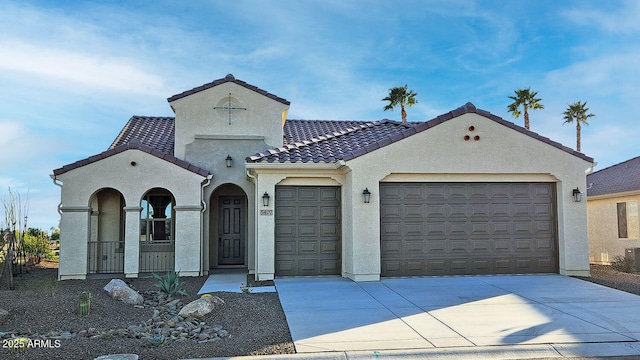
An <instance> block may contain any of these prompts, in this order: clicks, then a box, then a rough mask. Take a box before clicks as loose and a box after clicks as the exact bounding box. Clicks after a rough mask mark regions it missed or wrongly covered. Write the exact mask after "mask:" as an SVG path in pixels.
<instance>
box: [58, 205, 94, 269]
mask: <svg viewBox="0 0 640 360" xmlns="http://www.w3.org/2000/svg"><path fill="white" fill-rule="evenodd" d="M60 211H61V212H62V216H61V218H60V229H61V231H60V269H59V270H58V279H59V280H69V279H86V277H87V270H88V267H87V256H88V247H87V246H88V241H89V220H90V214H91V207H90V206H62V207H61V208H60Z"/></svg>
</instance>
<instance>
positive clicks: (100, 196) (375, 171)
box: [52, 75, 593, 281]
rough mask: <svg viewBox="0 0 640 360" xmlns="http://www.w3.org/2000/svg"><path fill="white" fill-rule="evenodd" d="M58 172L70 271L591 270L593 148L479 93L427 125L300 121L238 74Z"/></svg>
mask: <svg viewBox="0 0 640 360" xmlns="http://www.w3.org/2000/svg"><path fill="white" fill-rule="evenodd" d="M168 102H169V104H170V106H171V108H172V109H173V111H174V113H175V118H173V117H143V116H134V117H132V118H131V119H130V120H129V122H128V123H127V124H126V125H125V126H124V128H123V129H122V131H121V132H120V134H119V135H118V136H117V138H116V139H115V141H114V142H113V144H112V145H111V146H110V147H109V149H108V150H107V151H105V152H102V153H100V154H97V155H94V156H91V157H89V158H87V159H84V160H80V161H78V162H75V163H73V164H69V165H66V166H63V167H61V168H59V169H56V170H54V171H53V175H52V177H53V179H54V183H55V184H57V185H59V186H60V187H61V204H60V206H59V211H60V214H61V229H60V230H61V234H60V236H61V240H60V242H61V248H60V268H59V277H60V279H78V278H80V279H82V278H85V277H86V276H87V275H90V274H95V273H119V274H122V275H124V276H126V277H137V276H139V274H141V273H148V272H158V271H164V270H167V269H175V270H179V271H180V273H181V275H186V276H198V275H205V274H207V273H208V272H209V271H210V270H211V269H216V268H222V267H227V266H241V267H246V268H247V269H248V271H249V273H250V274H255V277H256V279H257V280H269V279H273V278H274V277H276V276H302V275H304V276H309V275H338V276H343V277H347V278H350V279H352V280H355V281H375V280H378V279H380V277H381V276H382V277H393V276H416V275H418V276H419V275H457V274H513V273H517V274H520V273H560V274H565V275H589V256H588V254H589V253H588V251H589V249H588V242H587V227H586V222H587V207H586V202H585V201H582V202H577V201H575V200H574V198H575V197H574V189H577V188H579V189H584V188H585V170H586V169H587V168H589V167H590V166H591V165H592V163H593V159H591V158H590V157H587V156H585V155H583V154H581V153H578V152H576V151H573V150H571V149H570V148H568V147H565V146H563V145H561V144H559V143H557V142H554V141H551V140H549V139H548V138H545V137H543V136H540V135H538V134H536V133H534V132H531V131H528V130H525V129H524V128H522V127H520V126H518V125H515V124H513V123H512V122H509V121H506V120H503V119H501V118H499V117H497V116H495V115H493V114H491V113H489V112H487V111H483V110H480V109H477V108H476V107H475V106H474V105H473V104H471V103H467V104H465V105H464V106H462V107H460V108H458V109H455V110H453V111H451V112H449V113H446V114H443V115H441V116H438V117H436V118H435V119H432V120H429V121H426V122H414V123H401V122H396V121H391V120H381V121H308V120H290V119H287V111H288V109H289V101H287V100H285V99H283V98H280V97H278V96H276V95H274V94H271V93H269V92H267V91H264V90H262V89H260V88H258V87H255V86H253V85H250V84H247V83H246V82H244V81H241V80H238V79H236V78H235V77H234V76H233V75H227V76H226V77H224V78H222V79H219V80H215V81H213V82H211V83H208V84H205V85H202V86H199V87H196V88H194V89H191V90H188V91H185V92H183V93H180V94H177V95H174V96H171V97H170V98H168Z"/></svg>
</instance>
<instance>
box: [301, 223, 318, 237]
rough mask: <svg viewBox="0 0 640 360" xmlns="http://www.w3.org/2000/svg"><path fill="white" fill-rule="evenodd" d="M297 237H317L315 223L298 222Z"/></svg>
mask: <svg viewBox="0 0 640 360" xmlns="http://www.w3.org/2000/svg"><path fill="white" fill-rule="evenodd" d="M297 233H298V237H301V238H304V237H317V236H318V227H317V226H316V225H315V224H298V231H297Z"/></svg>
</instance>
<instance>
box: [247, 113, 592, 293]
mask: <svg viewBox="0 0 640 360" xmlns="http://www.w3.org/2000/svg"><path fill="white" fill-rule="evenodd" d="M470 126H474V128H475V129H474V131H473V132H471V131H469V127H470ZM465 135H470V136H471V139H470V140H469V141H465V140H464V139H463V138H464V136H465ZM476 135H477V136H480V140H479V141H474V140H473V137H474V136H476ZM289 165H290V166H289V167H287V166H284V165H279V164H274V165H270V164H262V163H258V164H249V165H248V166H249V167H253V171H254V172H255V174H256V176H257V184H258V190H257V194H262V193H263V192H264V191H267V192H268V193H270V194H272V193H273V191H274V189H275V185H276V184H278V183H279V182H280V181H282V179H283V178H286V177H287V175H286V174H291V173H292V172H293V171H294V169H296V168H300V169H303V168H308V169H311V168H312V167H313V166H314V165H313V164H295V163H294V164H289ZM315 166H317V167H322V166H324V167H325V170H324V171H323V172H320V173H322V174H323V175H324V176H325V177H327V178H328V177H333V178H340V181H338V183H340V184H342V199H343V207H342V222H343V239H342V241H343V243H342V249H343V268H342V269H343V276H346V277H349V278H351V279H354V280H356V281H369V280H377V279H379V276H380V205H379V204H380V203H379V198H378V192H379V190H378V189H379V183H380V182H389V181H392V182H405V181H415V182H449V181H460V182H483V181H484V182H499V181H506V182H512V181H520V182H555V183H556V184H557V188H556V191H557V194H556V195H557V208H556V211H557V214H558V216H557V218H558V242H559V257H560V258H559V265H560V273H561V274H564V275H588V274H589V255H588V254H589V250H588V243H587V228H586V224H587V209H586V201H582V202H579V203H576V202H575V201H574V199H573V196H572V190H573V189H574V188H576V187H579V188H580V189H581V190H582V191H583V192H584V191H585V190H584V189H585V170H586V169H587V168H588V167H589V166H590V163H589V162H587V161H585V160H582V159H580V158H578V157H575V156H573V155H570V154H568V153H566V152H564V151H562V150H560V149H557V148H555V147H552V146H550V145H548V144H545V143H543V142H541V141H538V140H535V139H533V138H531V137H529V136H526V135H523V134H521V133H519V132H517V131H514V130H512V129H509V128H507V127H505V126H502V125H500V124H498V123H496V122H494V121H492V120H490V119H487V118H484V117H482V116H479V115H477V114H465V115H462V116H460V117H458V118H455V119H452V120H449V121H446V122H444V123H442V124H439V125H437V126H435V127H433V128H431V129H428V130H426V131H424V132H421V133H419V134H416V135H413V136H410V137H408V138H405V139H403V140H401V141H399V142H395V143H393V144H390V145H388V146H386V147H383V148H381V149H378V150H375V151H373V152H371V153H368V154H365V155H363V156H360V157H358V158H356V159H353V160H351V161H348V162H346V164H345V166H344V167H343V168H341V169H335V166H334V169H333V170H332V169H330V168H329V166H327V165H322V164H316V165H315ZM278 167H279V169H278ZM308 171H311V170H308ZM289 176H291V175H289ZM299 181H300V184H309V185H312V181H306V180H304V179H303V178H301V179H300V180H299ZM315 181H316V182H320V181H319V180H318V179H316V180H315ZM365 188H368V189H369V190H370V191H371V193H372V196H371V202H370V203H369V204H365V203H363V201H362V191H363V190H364V189H365ZM258 197H259V196H257V198H258ZM256 200H257V199H256ZM257 226H258V229H257V231H256V232H257V236H258V240H257V241H258V245H257V247H258V251H257V252H256V261H257V269H258V270H257V274H258V277H259V278H260V279H268V278H272V277H273V275H274V274H273V271H274V270H273V261H274V248H273V246H274V245H273V243H274V233H273V229H274V219H273V217H271V216H259V217H258V221H257Z"/></svg>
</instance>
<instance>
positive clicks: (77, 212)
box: [56, 149, 205, 280]
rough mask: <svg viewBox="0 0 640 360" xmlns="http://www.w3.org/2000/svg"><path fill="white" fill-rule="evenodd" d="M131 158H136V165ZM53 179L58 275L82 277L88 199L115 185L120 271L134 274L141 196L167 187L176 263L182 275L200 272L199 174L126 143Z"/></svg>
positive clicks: (84, 271)
mask: <svg viewBox="0 0 640 360" xmlns="http://www.w3.org/2000/svg"><path fill="white" fill-rule="evenodd" d="M132 162H135V166H133V165H132ZM56 180H58V181H61V182H62V183H63V186H62V193H61V211H62V216H61V225H60V226H61V228H60V244H61V245H60V270H59V278H60V279H62V280H64V279H72V278H84V277H85V274H86V272H87V240H88V239H89V236H90V234H91V232H92V231H91V229H90V225H89V224H90V221H89V217H90V212H91V207H90V206H89V205H90V201H91V198H92V196H93V194H94V193H95V192H96V191H98V190H100V189H104V188H112V189H115V190H117V191H119V192H120V193H121V194H122V195H123V197H124V202H125V206H124V210H125V217H126V223H125V266H124V267H125V269H124V271H125V274H126V275H127V276H130V277H133V276H137V272H138V262H139V258H138V252H137V249H138V246H139V245H138V244H139V241H140V234H139V232H140V225H139V223H140V211H141V208H140V201H141V199H142V197H143V196H144V194H145V193H146V192H147V191H149V190H151V189H153V188H163V189H166V190H168V191H170V192H171V193H172V195H173V197H174V199H175V207H174V208H175V209H176V219H175V227H176V259H175V260H176V269H177V270H182V272H181V274H182V275H198V274H199V270H200V264H201V260H200V256H201V250H200V247H201V242H200V234H201V213H200V209H201V206H202V205H201V193H202V191H201V185H202V183H203V181H204V180H205V178H204V177H203V176H200V175H198V174H195V173H193V172H190V171H188V170H185V169H183V168H180V167H178V166H175V165H172V164H170V163H169V162H167V161H165V160H162V159H159V158H157V157H155V156H152V155H150V154H147V153H145V152H143V151H140V150H134V149H131V150H127V151H124V152H122V153H118V154H116V155H113V156H110V157H108V158H106V159H103V160H100V161H97V162H94V163H91V164H88V165H85V166H82V167H79V168H76V169H74V170H71V171H68V172H66V173H63V174H61V175H59V176H57V177H56ZM186 251H188V253H187V252H186ZM187 264H188V265H187ZM194 264H195V265H194Z"/></svg>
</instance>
